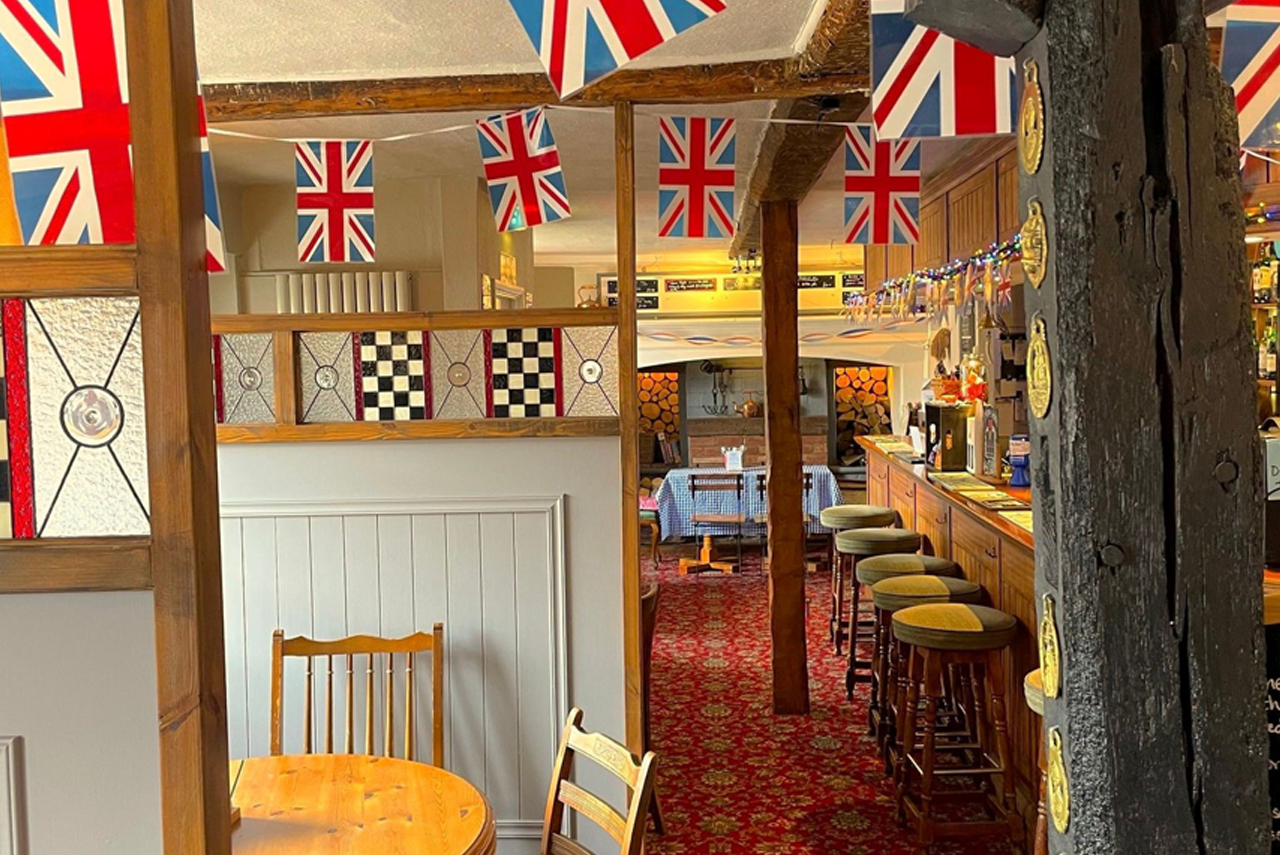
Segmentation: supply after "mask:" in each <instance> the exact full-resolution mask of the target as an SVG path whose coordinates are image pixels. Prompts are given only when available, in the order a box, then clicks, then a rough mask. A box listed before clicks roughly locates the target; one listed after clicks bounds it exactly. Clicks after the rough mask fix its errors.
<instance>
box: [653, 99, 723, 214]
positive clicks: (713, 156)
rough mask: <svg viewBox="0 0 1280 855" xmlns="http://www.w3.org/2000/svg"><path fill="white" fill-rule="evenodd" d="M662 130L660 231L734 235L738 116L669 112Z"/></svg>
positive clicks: (659, 123)
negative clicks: (717, 116) (681, 114)
mask: <svg viewBox="0 0 1280 855" xmlns="http://www.w3.org/2000/svg"><path fill="white" fill-rule="evenodd" d="M658 133H659V139H658V236H659V237H685V238H725V237H733V215H734V204H733V199H734V183H735V179H736V177H737V173H736V166H737V163H736V149H737V136H738V130H737V125H736V124H735V122H734V120H733V119H708V118H704V117H702V116H664V117H662V118H661V119H660V120H659V122H658Z"/></svg>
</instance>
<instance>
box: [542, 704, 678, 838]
mask: <svg viewBox="0 0 1280 855" xmlns="http://www.w3.org/2000/svg"><path fill="white" fill-rule="evenodd" d="M577 755H582V756H583V757H585V758H587V759H588V760H592V761H594V762H595V763H597V764H598V765H600V766H602V767H603V768H605V769H607V770H609V771H610V772H612V773H613V774H614V775H615V776H617V778H618V779H619V780H621V781H622V783H624V784H626V785H627V787H628V792H629V793H630V803H629V804H628V805H627V812H626V814H625V815H623V814H620V813H618V812H617V811H616V810H614V809H613V807H612V806H611V805H609V804H608V803H607V802H605V801H604V800H603V799H601V798H600V797H599V796H595V795H592V794H591V793H589V792H587V791H586V790H584V789H583V788H582V787H580V786H578V785H577V784H575V783H574V782H573V781H570V780H569V775H570V773H572V771H573V761H574V758H575V757H576V756H577ZM656 759H657V758H656V757H655V755H654V753H653V752H652V751H647V752H645V755H644V758H643V759H642V760H636V758H635V755H633V754H632V753H631V752H630V751H628V750H627V749H626V748H625V747H624V746H622V745H619V744H618V743H617V742H614V741H613V740H612V739H610V738H609V737H607V736H604V735H603V734H599V733H587V732H586V731H585V730H583V729H582V710H580V709H577V708H576V707H575V708H574V709H573V711H572V712H570V713H569V720H568V721H567V722H566V723H565V726H564V733H563V735H562V736H561V737H560V750H559V752H558V753H557V754H556V763H555V767H554V769H553V770H552V773H551V789H550V791H549V792H548V793H547V812H546V815H545V818H544V819H543V823H542V845H541V847H539V849H538V852H539V854H540V855H592V853H591V851H590V850H589V849H587V848H586V847H585V846H583V845H582V844H581V843H578V842H577V841H576V840H574V839H572V838H570V837H565V836H564V835H563V834H561V833H560V832H561V830H562V828H563V824H564V809H565V808H566V807H568V808H571V809H573V810H575V811H577V812H578V815H579V816H581V817H585V818H587V819H589V820H591V821H592V822H594V823H595V824H596V825H598V826H600V827H601V828H603V829H604V830H605V831H606V832H607V833H608V834H609V836H610V837H612V838H613V839H614V840H616V841H617V843H618V853H619V855H640V852H641V850H642V848H643V846H644V826H645V818H646V816H647V815H648V813H649V802H650V800H651V799H652V798H653V764H654V762H655V760H656Z"/></svg>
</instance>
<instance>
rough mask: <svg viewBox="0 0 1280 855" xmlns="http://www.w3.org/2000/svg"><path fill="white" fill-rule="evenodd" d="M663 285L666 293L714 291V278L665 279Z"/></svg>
mask: <svg viewBox="0 0 1280 855" xmlns="http://www.w3.org/2000/svg"><path fill="white" fill-rule="evenodd" d="M665 287H666V290H667V293H668V294H671V293H674V292H676V291H714V290H716V280H714V279H667V280H665Z"/></svg>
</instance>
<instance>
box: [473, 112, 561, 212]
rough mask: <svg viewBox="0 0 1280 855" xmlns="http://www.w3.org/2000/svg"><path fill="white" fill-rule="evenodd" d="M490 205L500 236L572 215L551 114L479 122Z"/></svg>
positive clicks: (524, 114)
mask: <svg viewBox="0 0 1280 855" xmlns="http://www.w3.org/2000/svg"><path fill="white" fill-rule="evenodd" d="M476 132H477V134H478V135H479V137H480V156H481V157H482V158H483V159H484V176H485V179H486V180H488V182H489V201H490V202H491V203H492V204H493V219H494V221H495V222H496V223H497V224H498V231H500V232H515V231H520V230H521V229H527V228H529V227H530V226H540V225H542V224H544V223H554V222H555V221H556V220H563V219H567V218H568V217H569V215H570V211H569V198H568V195H567V194H566V191H565V188H564V173H563V172H561V170H560V150H559V149H557V148H556V141H555V137H553V136H552V135H551V126H550V125H548V124H547V114H546V111H545V110H543V109H542V108H541V107H535V108H533V109H532V110H520V111H517V112H515V113H507V114H506V115H504V116H494V117H493V118H490V119H480V120H478V121H477V122H476Z"/></svg>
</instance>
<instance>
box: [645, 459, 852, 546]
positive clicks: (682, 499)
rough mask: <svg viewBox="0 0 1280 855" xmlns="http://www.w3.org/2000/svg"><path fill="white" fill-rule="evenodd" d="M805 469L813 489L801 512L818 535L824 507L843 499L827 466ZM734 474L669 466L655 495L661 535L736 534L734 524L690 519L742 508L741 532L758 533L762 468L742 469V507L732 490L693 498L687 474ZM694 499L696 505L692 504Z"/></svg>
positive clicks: (764, 504)
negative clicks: (700, 522) (811, 475)
mask: <svg viewBox="0 0 1280 855" xmlns="http://www.w3.org/2000/svg"><path fill="white" fill-rule="evenodd" d="M804 471H805V472H810V473H812V474H813V489H812V490H811V491H809V493H808V494H807V495H806V496H805V497H804V512H805V513H806V514H807V515H808V517H809V519H810V520H811V522H810V523H809V533H810V534H818V533H822V532H825V531H826V529H825V528H823V527H822V525H821V524H820V523H819V522H818V517H819V516H820V515H821V514H822V511H823V509H824V508H829V507H831V506H832V505H839V504H841V503H842V502H843V499H842V498H841V496H840V485H839V484H837V483H836V476H835V475H834V474H832V472H831V470H830V469H828V468H827V467H826V466H806V467H804ZM695 473H696V474H698V475H722V474H733V473H730V472H729V470H728V469H672V470H671V471H670V472H668V473H667V476H666V480H664V481H663V482H662V486H661V487H659V488H658V492H657V495H656V496H655V497H654V498H655V499H656V500H657V502H658V518H659V521H660V522H661V524H662V536H663V537H664V538H665V537H700V536H702V535H704V534H709V535H733V534H737V533H738V527H737V526H734V525H700V526H697V527H695V526H694V524H693V521H692V520H691V519H690V518H691V517H692V516H693V515H694V514H736V513H738V512H739V510H741V513H742V515H743V516H744V517H745V518H746V520H747V522H746V524H745V525H744V526H743V527H742V531H743V534H754V533H759V532H761V531H762V530H763V528H764V527H763V526H761V525H758V524H757V523H755V522H754V520H755V518H756V517H757V516H759V515H761V514H764V513H765V512H767V511H768V509H769V507H768V502H766V501H765V497H762V496H761V495H760V491H759V488H758V487H757V486H756V482H757V479H759V478H760V477H761V476H763V475H764V474H765V470H764V468H763V467H758V468H754V469H744V470H743V471H742V473H741V474H742V486H743V490H742V507H741V509H739V507H738V497H737V495H736V494H735V493H731V492H723V493H722V492H712V493H708V492H702V493H699V494H698V495H697V496H696V497H695V496H694V495H693V494H692V493H691V492H690V490H689V476H690V475H693V474H695ZM695 498H696V504H695Z"/></svg>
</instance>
